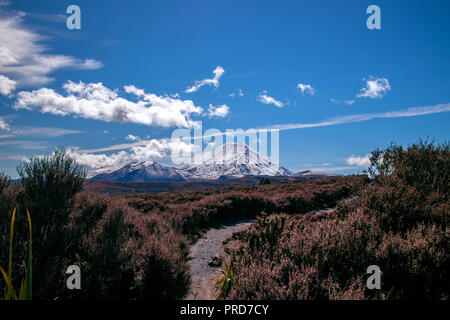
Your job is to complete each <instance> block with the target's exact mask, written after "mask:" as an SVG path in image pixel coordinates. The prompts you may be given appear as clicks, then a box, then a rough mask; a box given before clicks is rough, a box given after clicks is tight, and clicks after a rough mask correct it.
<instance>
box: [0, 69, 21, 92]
mask: <svg viewBox="0 0 450 320" xmlns="http://www.w3.org/2000/svg"><path fill="white" fill-rule="evenodd" d="M16 84H17V82H16V81H14V80H11V79H10V78H8V77H5V76H3V75H1V74H0V94H3V95H5V96H6V95H9V94H10V93H11V92H12V91H14V89H15V88H16Z"/></svg>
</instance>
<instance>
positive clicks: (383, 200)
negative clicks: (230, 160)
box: [0, 142, 450, 299]
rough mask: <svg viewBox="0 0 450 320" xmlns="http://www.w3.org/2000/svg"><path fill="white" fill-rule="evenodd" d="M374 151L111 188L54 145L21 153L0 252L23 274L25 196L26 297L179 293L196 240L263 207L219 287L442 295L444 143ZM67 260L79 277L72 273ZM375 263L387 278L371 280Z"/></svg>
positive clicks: (229, 292) (6, 190)
mask: <svg viewBox="0 0 450 320" xmlns="http://www.w3.org/2000/svg"><path fill="white" fill-rule="evenodd" d="M371 161H372V166H371V167H370V168H369V171H368V175H360V176H347V177H326V178H321V179H313V180H308V181H291V182H274V181H271V182H272V183H261V184H260V185H244V186H230V187H225V188H221V189H210V190H204V191H170V192H163V193H146V194H131V195H118V196H110V195H106V194H98V193H94V192H92V191H83V182H84V176H85V172H84V170H83V169H82V168H80V167H79V166H78V165H77V164H76V163H75V162H74V161H73V160H72V159H70V158H69V157H68V156H67V155H66V154H65V153H64V152H63V151H62V150H57V151H56V152H55V153H54V154H53V155H51V156H49V157H46V158H36V159H32V160H31V161H27V162H23V163H21V165H20V166H19V168H18V173H19V176H20V183H19V184H11V181H10V179H9V178H8V177H6V176H5V175H2V174H0V214H1V215H0V265H4V264H5V263H6V262H7V261H10V260H9V252H14V259H12V260H11V261H12V263H11V273H10V274H12V275H13V277H11V276H9V277H8V279H10V280H11V281H10V282H11V287H12V288H19V287H20V286H21V281H20V280H21V279H25V278H26V274H27V269H26V268H23V261H24V260H27V257H28V256H29V253H31V248H30V247H29V246H27V243H30V244H31V242H29V241H28V240H29V239H31V238H30V235H31V234H30V233H29V232H28V223H29V222H28V219H27V215H26V208H29V209H30V213H31V220H32V221H33V227H32V228H33V247H32V250H33V255H32V265H33V287H32V294H33V298H34V299H99V298H100V299H180V298H183V297H185V296H186V295H187V294H188V291H189V287H190V278H189V270H188V265H187V255H188V250H189V246H190V243H191V242H193V241H195V240H196V239H197V238H198V237H199V236H200V235H201V234H202V232H204V231H205V230H206V229H208V228H209V227H211V226H213V225H215V224H219V223H221V222H223V221H229V220H232V219H242V218H257V219H258V220H257V223H255V224H254V225H253V226H252V227H251V228H250V229H249V230H247V231H245V232H242V233H240V234H238V235H237V236H236V239H237V240H238V243H239V245H238V249H236V250H235V251H233V252H232V258H231V261H229V263H227V264H225V267H224V270H223V276H224V278H223V279H221V281H219V282H218V284H217V286H216V289H217V292H218V293H219V294H220V296H221V297H222V298H228V299H235V298H236V299H402V298H425V299H448V283H449V279H448V270H450V268H449V267H450V266H449V260H448V227H447V226H448V225H449V223H448V222H449V221H448V219H449V216H448V212H449V200H448V181H449V177H448V174H449V169H450V168H449V163H450V161H449V150H448V145H446V144H445V145H440V146H437V145H435V144H432V143H424V142H420V143H419V144H415V145H412V146H410V147H408V148H407V149H403V148H401V147H397V146H394V145H393V146H390V147H389V148H387V149H385V150H377V151H375V152H374V153H373V154H372V156H371ZM336 206H337V208H336V209H335V210H328V211H323V212H321V213H319V214H316V212H317V210H320V209H325V208H334V207H336ZM15 207H17V214H16V216H15V227H14V230H15V232H14V241H13V242H10V229H11V218H12V216H11V215H12V212H13V209H14V208H15ZM11 243H12V244H11ZM10 244H11V247H12V251H10V250H9V249H10V248H9V245H10ZM73 264H76V265H78V266H79V267H80V269H81V273H82V283H81V290H68V289H67V287H66V279H67V275H66V273H65V272H66V269H67V267H68V266H70V265H73ZM371 264H376V265H378V266H379V267H380V268H381V270H382V272H383V274H382V290H372V291H371V290H367V289H366V287H365V269H366V268H367V266H369V265H371ZM29 265H30V266H31V262H30V263H29ZM30 271H31V269H30ZM7 276H8V274H7ZM3 290H6V291H7V290H8V288H7V286H6V282H5V281H2V282H0V291H1V292H6V291H3ZM9 297H10V296H8V298H9Z"/></svg>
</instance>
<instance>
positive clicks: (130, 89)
mask: <svg viewBox="0 0 450 320" xmlns="http://www.w3.org/2000/svg"><path fill="white" fill-rule="evenodd" d="M123 88H124V89H125V92H126V93H131V94H134V95H135V96H137V97H142V96H143V95H144V94H145V91H144V90H142V89H138V88H136V87H135V86H133V85H130V86H123ZM174 98H178V97H174Z"/></svg>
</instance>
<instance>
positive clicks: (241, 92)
mask: <svg viewBox="0 0 450 320" xmlns="http://www.w3.org/2000/svg"><path fill="white" fill-rule="evenodd" d="M236 95H238V96H239V97H243V96H244V92H243V91H242V90H241V89H238V90H237V94H236V93H234V92H232V93H230V94H229V95H228V96H230V97H231V98H234V97H236Z"/></svg>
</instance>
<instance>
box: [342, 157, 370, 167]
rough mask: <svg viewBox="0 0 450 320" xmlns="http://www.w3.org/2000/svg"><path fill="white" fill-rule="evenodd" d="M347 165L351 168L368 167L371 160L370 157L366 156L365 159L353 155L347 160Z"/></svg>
mask: <svg viewBox="0 0 450 320" xmlns="http://www.w3.org/2000/svg"><path fill="white" fill-rule="evenodd" d="M345 162H347V164H349V165H351V166H358V167H368V166H370V160H369V155H368V154H367V155H365V156H364V157H359V156H355V155H351V156H350V157H349V158H347V159H346V160H345Z"/></svg>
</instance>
